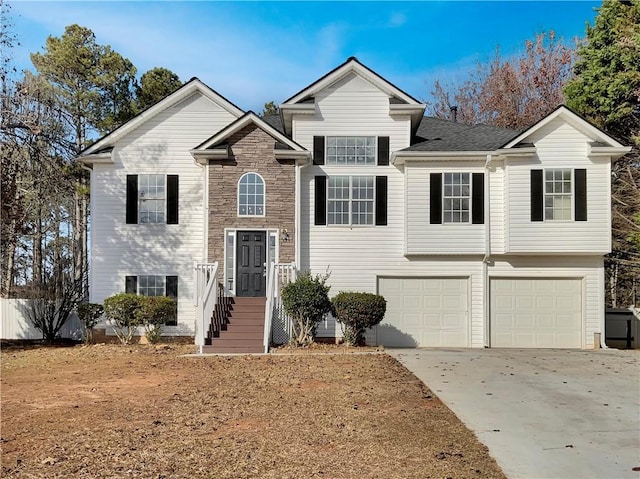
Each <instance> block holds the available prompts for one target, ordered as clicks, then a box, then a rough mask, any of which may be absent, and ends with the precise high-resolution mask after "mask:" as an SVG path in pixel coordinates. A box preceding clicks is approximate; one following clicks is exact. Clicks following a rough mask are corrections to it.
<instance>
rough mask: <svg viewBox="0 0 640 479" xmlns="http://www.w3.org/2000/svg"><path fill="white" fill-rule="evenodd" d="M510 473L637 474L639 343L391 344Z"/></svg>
mask: <svg viewBox="0 0 640 479" xmlns="http://www.w3.org/2000/svg"><path fill="white" fill-rule="evenodd" d="M387 352H388V353H389V354H391V355H392V356H394V357H395V358H397V359H398V360H399V361H400V362H402V364H404V365H405V367H407V368H408V369H409V370H410V371H412V372H413V373H414V374H415V375H416V376H417V377H418V378H420V379H421V380H422V381H423V382H424V383H426V384H427V386H428V387H429V388H430V389H431V390H432V391H433V392H435V393H436V394H437V396H438V397H439V398H440V399H441V400H442V401H443V402H444V403H445V404H447V406H449V408H451V409H452V410H453V412H454V413H455V414H456V415H457V416H458V417H459V418H460V419H461V420H462V421H463V422H464V423H465V424H466V425H467V426H468V427H469V428H470V429H472V430H473V431H474V432H475V433H476V435H477V436H478V438H479V439H480V441H482V442H483V443H484V444H486V445H487V447H488V448H489V451H490V453H491V455H492V456H493V457H494V458H495V459H496V460H497V461H498V464H500V466H501V467H502V469H503V471H504V472H505V474H506V475H507V476H508V477H509V478H511V479H516V478H518V479H534V478H535V479H543V478H550V479H564V478H566V479H570V478H576V479H578V478H580V479H584V478H594V479H595V478H597V479H605V478H612V479H614V478H615V479H624V478H632V479H640V471H634V470H633V469H634V468H640V353H639V352H636V351H618V350H604V351H578V350H571V351H570V350H539V349H538V350H510V349H459V350H451V349H449V350H445V349H395V350H388V351H387Z"/></svg>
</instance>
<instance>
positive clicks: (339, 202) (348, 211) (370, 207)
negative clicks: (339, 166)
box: [327, 176, 375, 225]
mask: <svg viewBox="0 0 640 479" xmlns="http://www.w3.org/2000/svg"><path fill="white" fill-rule="evenodd" d="M373 185H374V181H373V176H331V177H329V182H328V195H327V213H328V218H327V219H328V224H330V225H372V224H374V211H375V196H374V186H373Z"/></svg>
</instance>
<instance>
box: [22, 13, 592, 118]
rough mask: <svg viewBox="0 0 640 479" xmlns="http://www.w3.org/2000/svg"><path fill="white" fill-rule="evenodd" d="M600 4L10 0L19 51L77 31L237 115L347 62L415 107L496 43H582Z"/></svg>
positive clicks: (509, 48)
mask: <svg viewBox="0 0 640 479" xmlns="http://www.w3.org/2000/svg"><path fill="white" fill-rule="evenodd" d="M600 4H601V2H599V1H598V2H593V1H571V2H560V1H539V2H523V1H510V2H493V1H476V2H463V1H451V2H430V1H425V2H353V3H351V2H337V1H336V2H328V3H318V2H171V1H164V2H150V1H138V2H117V1H110V2H98V1H92V2H86V1H76V2H54V1H48V2H31V1H23V2H17V1H13V2H11V5H12V12H13V19H14V24H15V27H14V29H15V32H16V33H17V35H18V37H19V40H20V42H21V46H19V47H18V48H16V49H15V51H14V52H13V56H14V60H15V62H16V64H17V65H18V66H19V68H32V67H31V62H30V60H29V52H34V51H39V50H41V49H42V47H43V46H44V44H45V40H46V38H47V36H49V35H53V36H60V35H62V33H63V32H64V27H65V26H66V25H69V24H72V23H78V24H79V25H83V26H86V27H88V28H90V29H91V30H93V32H94V33H95V34H96V38H97V41H98V42H99V43H101V44H109V45H111V46H112V47H113V48H114V49H115V50H116V51H118V52H119V53H120V54H122V55H123V56H125V57H127V58H129V59H130V60H131V61H132V62H133V64H134V65H135V66H136V67H137V68H138V74H139V75H140V74H142V73H144V72H145V71H146V70H148V69H150V68H153V67H155V66H163V67H166V68H169V69H170V70H172V71H174V72H176V73H177V74H178V75H179V76H180V78H181V79H182V80H183V81H186V80H188V79H189V78H191V77H193V76H197V77H198V78H200V79H201V80H202V81H204V82H205V83H207V84H208V85H209V86H211V87H212V88H214V89H215V90H217V91H218V92H219V93H221V94H222V95H223V96H225V97H226V98H228V99H229V100H231V101H232V102H233V103H235V104H236V105H238V106H239V107H241V108H243V109H245V110H249V109H252V110H255V111H257V112H260V111H261V110H262V106H263V104H264V103H265V102H267V101H270V100H275V101H276V102H280V101H283V100H285V99H287V98H288V97H289V96H291V95H293V94H294V93H296V92H297V91H299V90H300V89H302V88H303V87H305V86H307V85H308V84H309V83H311V82H313V81H315V80H316V79H317V78H319V77H320V76H322V75H324V74H325V73H326V72H328V71H329V70H331V69H333V68H334V67H336V66H337V65H339V64H340V63H342V62H344V61H345V60H346V59H347V58H348V57H349V56H352V55H354V56H356V57H358V59H359V60H360V61H361V62H363V63H365V64H366V65H367V66H369V67H370V68H372V69H373V70H375V71H376V72H378V73H379V74H380V75H382V76H383V77H385V78H387V79H388V80H390V81H391V82H393V83H395V84H396V85H397V86H399V87H400V88H402V89H403V90H405V91H406V92H407V93H409V94H411V95H413V96H414V97H416V98H418V99H422V100H424V99H427V98H428V97H429V92H430V91H431V86H432V84H433V82H434V81H435V80H436V79H438V78H440V79H443V80H445V81H448V82H456V81H458V82H459V81H462V80H464V78H465V77H466V76H467V74H468V72H469V71H470V70H471V69H473V67H474V65H475V64H476V62H477V61H482V60H485V59H487V58H490V57H491V56H492V55H493V52H494V51H495V48H496V45H499V46H500V48H501V51H502V52H503V53H504V54H506V55H510V54H514V53H516V52H518V51H520V50H522V49H523V48H524V47H523V45H524V42H525V40H527V39H530V38H533V37H534V34H535V33H536V32H539V31H542V30H545V31H548V30H555V31H556V33H557V34H558V36H560V37H562V38H564V39H565V40H567V41H572V40H573V39H574V38H575V37H584V35H585V30H586V29H585V26H586V23H587V22H591V23H593V19H594V18H595V16H596V11H595V10H594V9H595V8H597V7H598V6H599V5H600Z"/></svg>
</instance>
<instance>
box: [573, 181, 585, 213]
mask: <svg viewBox="0 0 640 479" xmlns="http://www.w3.org/2000/svg"><path fill="white" fill-rule="evenodd" d="M573 175H574V179H575V184H576V186H575V191H576V199H575V201H576V204H575V208H576V221H587V170H585V169H577V170H575V171H574V172H573Z"/></svg>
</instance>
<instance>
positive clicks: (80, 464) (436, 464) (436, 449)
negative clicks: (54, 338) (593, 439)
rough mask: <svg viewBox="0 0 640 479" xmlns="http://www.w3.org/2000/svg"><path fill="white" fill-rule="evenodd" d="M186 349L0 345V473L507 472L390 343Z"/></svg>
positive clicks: (359, 475)
mask: <svg viewBox="0 0 640 479" xmlns="http://www.w3.org/2000/svg"><path fill="white" fill-rule="evenodd" d="M192 350H193V347H192V346H190V347H185V346H171V349H156V348H155V347H152V346H132V347H122V346H115V345H95V346H89V347H81V346H76V347H72V348H38V349H28V350H19V349H8V350H4V351H2V353H1V356H0V359H1V360H2V376H1V407H2V410H1V416H2V417H1V421H2V422H1V425H2V429H1V436H2V438H1V439H0V446H1V452H2V476H5V477H91V478H94V477H143V478H156V479H157V478H174V477H185V478H192V477H215V478H241V477H267V478H268V477H273V478H309V477H315V478H339V477H340V478H343V477H353V478H391V477H403V478H410V477H420V478H447V477H451V478H503V477H504V475H503V474H502V472H501V471H500V469H499V468H498V466H497V465H496V463H495V461H494V460H493V459H492V458H491V457H490V456H489V454H488V452H487V449H486V448H485V447H484V446H483V445H482V444H480V443H479V442H478V440H477V439H476V438H475V436H474V435H473V434H472V433H471V432H470V431H469V430H468V429H467V428H466V427H465V426H464V425H463V424H462V423H460V421H459V420H458V419H457V418H456V417H455V416H454V414H453V413H452V412H451V411H449V409H447V408H446V407H445V406H444V405H443V404H442V403H441V402H440V401H439V400H438V399H437V398H436V397H435V396H434V395H433V393H431V392H430V391H429V390H427V389H426V388H424V386H423V385H422V384H421V383H420V382H419V381H418V380H417V379H416V378H415V377H414V376H413V375H411V374H410V373H409V372H408V371H407V370H406V369H404V368H403V367H402V366H401V365H399V364H398V363H397V362H396V361H395V360H394V359H392V358H390V357H388V356H386V355H384V354H372V355H354V354H340V355H294V356H288V355H270V356H254V357H200V358H193V357H190V358H189V357H180V356H179V355H180V354H182V353H185V352H191V351H192Z"/></svg>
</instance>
